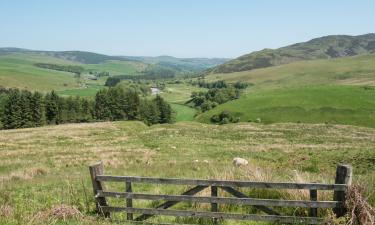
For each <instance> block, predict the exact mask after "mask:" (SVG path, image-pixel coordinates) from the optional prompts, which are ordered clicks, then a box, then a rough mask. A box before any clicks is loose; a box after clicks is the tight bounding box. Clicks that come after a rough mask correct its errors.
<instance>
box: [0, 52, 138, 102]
mask: <svg viewBox="0 0 375 225" xmlns="http://www.w3.org/2000/svg"><path fill="white" fill-rule="evenodd" d="M40 62H43V63H55V64H67V65H80V66H82V67H84V68H85V69H87V70H97V71H108V72H110V73H112V74H135V73H136V72H137V71H141V70H143V69H144V68H145V64H143V63H138V62H130V61H107V62H105V63H101V64H80V63H77V62H73V61H68V60H64V59H60V58H55V57H51V56H47V55H40V54H36V53H15V54H8V55H1V56H0V85H1V86H4V87H17V88H22V89H29V90H38V91H49V90H52V89H54V90H61V91H62V90H73V92H80V91H83V92H84V93H83V94H80V93H78V94H80V95H87V94H88V93H87V92H90V91H91V92H93V91H95V89H96V88H94V89H93V90H85V89H81V88H79V86H78V84H77V80H76V79H75V78H74V76H73V74H71V73H66V72H59V71H54V70H48V69H42V68H38V67H35V66H34V65H33V64H34V63H40ZM89 82H91V83H95V84H94V86H95V85H102V84H104V80H103V79H100V80H99V81H98V82H93V81H89Z"/></svg>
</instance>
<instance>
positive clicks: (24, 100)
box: [18, 91, 34, 128]
mask: <svg viewBox="0 0 375 225" xmlns="http://www.w3.org/2000/svg"><path fill="white" fill-rule="evenodd" d="M31 97H32V94H31V92H29V91H22V92H21V95H20V101H19V102H18V104H19V107H20V108H21V122H20V127H22V128H26V127H33V126H34V122H33V117H32V111H31V107H30V102H31Z"/></svg>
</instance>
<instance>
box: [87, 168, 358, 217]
mask: <svg viewBox="0 0 375 225" xmlns="http://www.w3.org/2000/svg"><path fill="white" fill-rule="evenodd" d="M89 169H90V175H91V180H92V186H93V192H94V196H95V200H96V207H97V212H98V213H100V214H101V215H103V216H105V217H110V216H111V213H116V212H125V213H126V218H127V220H129V221H145V220H147V219H149V218H151V217H153V216H156V215H165V216H175V217H194V218H210V219H212V222H213V224H219V222H220V221H222V220H225V219H231V220H252V221H272V222H279V223H289V224H322V223H323V222H324V220H323V218H320V217H319V215H318V208H321V209H327V208H332V209H333V211H334V213H335V214H336V216H337V217H341V216H343V215H344V214H345V213H346V209H345V200H346V190H347V188H348V187H349V186H350V185H351V180H352V167H351V166H350V165H338V166H337V169H336V178H335V184H325V183H287V182H254V181H229V180H211V179H207V180H204V179H178V178H151V177H135V176H111V175H104V167H103V163H102V162H98V163H96V164H93V165H91V166H90V167H89ZM105 182H120V183H124V184H125V186H124V187H125V188H124V189H125V191H124V192H117V191H107V190H106V188H105V185H104V183H105ZM133 183H146V184H163V185H186V186H190V189H188V190H187V191H185V192H183V193H181V194H180V195H167V194H145V193H135V192H133V188H132V184H133ZM208 188H209V189H210V190H211V195H210V196H195V195H196V194H198V193H199V192H201V191H203V190H205V189H208ZM238 188H241V189H244V188H252V189H299V190H308V191H309V193H310V200H284V199H260V198H250V197H249V196H247V195H246V194H244V193H243V192H241V190H239V189H238ZM218 189H221V190H222V191H224V192H226V193H228V194H230V195H231V196H233V197H219V196H218ZM322 190H324V191H333V200H332V201H318V191H322ZM107 198H117V199H124V200H125V207H123V206H109V204H108V201H107ZM133 200H149V201H150V200H157V201H163V203H161V204H159V205H157V206H156V207H155V208H137V207H133ZM180 202H190V203H208V204H210V205H211V211H191V210H171V209H169V208H171V207H172V206H174V205H176V204H178V203H180ZM218 204H231V205H246V206H252V207H255V208H256V209H258V210H259V211H261V212H262V214H240V213H228V212H219V207H218V206H219V205H218ZM270 207H302V208H309V216H308V217H299V216H289V215H281V214H280V213H279V212H277V211H276V210H275V209H272V208H270ZM135 214H138V216H137V217H135V218H134V216H135Z"/></svg>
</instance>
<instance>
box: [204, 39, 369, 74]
mask: <svg viewBox="0 0 375 225" xmlns="http://www.w3.org/2000/svg"><path fill="white" fill-rule="evenodd" d="M374 52H375V34H365V35H359V36H348V35H331V36H326V37H321V38H316V39H313V40H310V41H308V42H303V43H297V44H293V45H290V46H286V47H282V48H278V49H264V50H261V51H257V52H253V53H250V54H247V55H244V56H241V57H239V58H236V59H233V60H231V61H229V62H226V63H224V64H222V65H219V66H217V67H215V68H213V69H211V70H208V72H209V73H231V72H239V71H247V70H252V69H258V68H265V67H270V66H277V65H282V64H287V63H291V62H295V61H301V60H312V59H330V58H339V57H345V56H354V55H361V54H366V53H374Z"/></svg>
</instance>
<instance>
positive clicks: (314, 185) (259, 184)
mask: <svg viewBox="0 0 375 225" xmlns="http://www.w3.org/2000/svg"><path fill="white" fill-rule="evenodd" d="M97 180H98V181H111V182H132V183H152V184H175V185H194V186H218V187H251V188H274V189H314V190H336V191H339V190H341V191H343V190H346V188H347V185H345V184H321V183H288V182H255V181H226V180H200V179H198V180H194V179H177V178H151V177H133V176H110V175H100V176H97Z"/></svg>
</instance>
